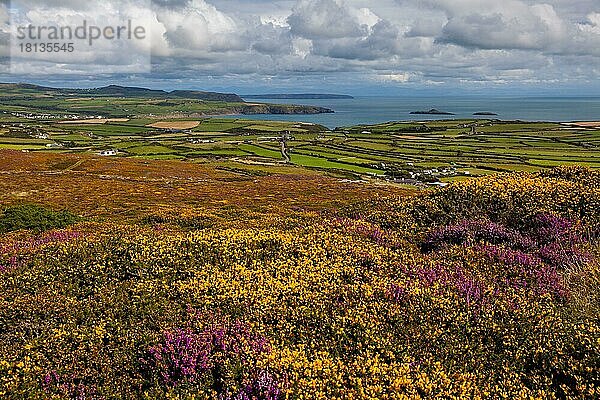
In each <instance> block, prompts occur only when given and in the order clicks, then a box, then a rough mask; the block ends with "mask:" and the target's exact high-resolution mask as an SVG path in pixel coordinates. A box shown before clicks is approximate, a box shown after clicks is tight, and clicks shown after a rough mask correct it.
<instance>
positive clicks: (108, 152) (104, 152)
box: [100, 150, 117, 157]
mask: <svg viewBox="0 0 600 400" xmlns="http://www.w3.org/2000/svg"><path fill="white" fill-rule="evenodd" d="M100 155H101V156H104V157H110V156H116V155H117V151H116V150H102V151H101V152H100Z"/></svg>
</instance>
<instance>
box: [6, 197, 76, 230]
mask: <svg viewBox="0 0 600 400" xmlns="http://www.w3.org/2000/svg"><path fill="white" fill-rule="evenodd" d="M78 221H80V218H79V217H78V216H76V215H74V214H72V213H71V212H69V211H66V210H63V211H53V210H51V209H48V208H46V207H43V206H40V205H35V204H23V205H17V206H11V207H7V208H5V209H4V210H2V212H1V213H0V233H6V232H13V231H18V230H21V229H29V230H32V231H36V232H43V231H47V230H50V229H62V228H66V227H67V226H69V225H73V224H75V223H76V222H78Z"/></svg>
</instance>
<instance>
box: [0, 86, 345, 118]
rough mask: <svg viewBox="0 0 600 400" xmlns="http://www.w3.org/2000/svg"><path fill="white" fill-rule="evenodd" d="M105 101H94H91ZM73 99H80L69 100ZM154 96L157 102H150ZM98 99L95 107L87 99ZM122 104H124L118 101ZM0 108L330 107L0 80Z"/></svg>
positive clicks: (165, 111) (174, 114)
mask: <svg viewBox="0 0 600 400" xmlns="http://www.w3.org/2000/svg"><path fill="white" fill-rule="evenodd" d="M99 98H100V99H106V100H107V101H102V102H97V101H96V100H97V99H99ZM73 99H78V100H80V101H78V102H77V104H74V102H73V101H72V100H73ZM32 100H35V101H32ZM156 100H158V101H156ZM90 102H91V103H94V102H95V103H103V104H102V105H101V106H99V105H98V104H91V103H90ZM124 103H127V105H124ZM1 106H12V107H18V109H19V110H22V111H24V112H26V113H31V114H36V113H40V112H42V113H51V114H52V113H59V114H77V115H82V116H88V117H94V116H103V117H105V118H129V117H131V116H146V115H149V114H150V115H152V116H157V115H160V116H169V117H170V118H186V117H194V118H196V117H199V116H204V115H224V114H244V115H252V114H323V113H333V112H334V111H333V110H331V109H329V108H325V107H318V106H311V105H293V104H267V103H262V102H256V103H255V102H252V103H249V102H248V103H247V102H245V101H244V100H243V99H242V98H241V97H240V96H238V95H237V94H230V93H216V92H204V91H197V90H174V91H171V92H167V91H164V90H153V89H146V88H140V87H126V86H117V85H110V86H105V87H100V88H92V89H68V88H52V87H45V86H38V85H32V84H27V83H0V111H1V110H2V107H1Z"/></svg>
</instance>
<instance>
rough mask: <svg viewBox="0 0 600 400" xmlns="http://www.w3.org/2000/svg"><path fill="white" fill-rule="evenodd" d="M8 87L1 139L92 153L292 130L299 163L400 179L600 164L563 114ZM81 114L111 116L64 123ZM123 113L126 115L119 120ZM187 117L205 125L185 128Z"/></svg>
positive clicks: (591, 138)
mask: <svg viewBox="0 0 600 400" xmlns="http://www.w3.org/2000/svg"><path fill="white" fill-rule="evenodd" d="M0 96H2V99H3V102H2V104H1V105H0V149H13V150H27V151H65V152H70V151H72V152H90V153H99V152H100V151H102V150H108V149H116V150H118V154H117V156H119V157H147V158H156V157H160V158H165V157H167V158H177V159H186V160H195V161H197V160H199V159H201V160H206V161H210V162H219V161H227V162H230V161H231V162H244V163H247V162H251V163H253V164H261V163H263V164H265V165H272V164H273V163H283V162H284V161H283V160H284V157H283V156H282V152H281V139H282V137H283V135H284V133H287V135H288V140H287V142H286V143H287V150H288V153H289V154H290V157H291V163H292V164H293V165H296V166H300V167H307V168H313V169H320V170H326V171H330V172H336V173H342V174H349V175H353V176H355V177H356V176H357V175H362V176H364V175H371V176H373V175H377V176H380V177H383V176H386V177H387V179H393V180H397V181H401V182H400V183H406V182H402V181H414V182H416V183H419V182H437V181H441V182H450V181H455V180H460V179H464V178H465V177H468V176H477V175H486V174H490V173H495V172H499V171H529V172H532V171H537V170H541V169H546V168H551V167H554V166H559V165H574V164H578V165H584V166H589V167H592V168H600V150H599V146H600V130H593V129H583V128H582V129H581V130H577V129H575V130H574V129H572V127H571V128H569V127H567V126H565V125H562V124H558V123H545V122H542V123H526V122H516V121H497V120H479V121H475V120H445V121H427V122H388V123H384V124H379V125H361V126H351V127H340V128H337V129H335V130H333V131H331V130H329V129H327V128H325V127H323V126H319V125H311V124H300V123H295V122H281V121H277V122H275V121H254V120H250V119H244V118H242V117H241V118H238V119H235V118H222V117H208V116H206V115H204V116H203V115H202V114H203V113H204V114H206V113H208V114H212V113H219V112H224V113H225V112H226V111H231V110H232V109H233V110H235V109H236V107H233V108H231V107H232V106H235V105H232V104H231V103H224V102H215V101H201V100H192V99H152V98H116V97H109V98H106V97H81V98H79V97H77V98H68V97H65V96H48V95H34V94H32V93H30V92H27V91H23V92H22V93H21V92H14V93H12V96H8V95H7V94H6V93H1V94H0ZM228 107H229V110H226V109H227V108H228ZM75 116H78V118H82V119H85V118H90V117H93V118H96V119H97V118H98V117H104V118H107V119H108V120H107V121H102V122H105V123H94V124H91V123H85V121H81V122H76V123H72V124H65V123H61V122H62V121H64V120H73V118H75ZM114 118H122V119H123V120H120V121H111V120H110V119H114ZM184 121H193V122H197V123H198V126H196V127H193V128H191V129H179V128H177V123H181V122H184ZM157 122H163V123H170V124H173V125H169V126H172V127H171V129H161V128H154V127H152V126H151V125H153V124H155V123H157ZM475 123H476V124H477V126H476V129H475V130H476V133H475V134H472V132H471V125H472V124H475ZM173 126H174V127H173Z"/></svg>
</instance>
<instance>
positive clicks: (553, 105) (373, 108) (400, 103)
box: [229, 97, 600, 129]
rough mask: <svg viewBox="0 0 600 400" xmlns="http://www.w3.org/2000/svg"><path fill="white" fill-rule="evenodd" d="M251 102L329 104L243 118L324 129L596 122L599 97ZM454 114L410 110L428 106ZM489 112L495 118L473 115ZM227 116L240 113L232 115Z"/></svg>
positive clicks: (426, 108)
mask: <svg viewBox="0 0 600 400" xmlns="http://www.w3.org/2000/svg"><path fill="white" fill-rule="evenodd" d="M249 102H265V103H275V104H307V105H314V106H321V107H326V108H330V109H332V110H334V111H335V113H334V114H317V115H274V114H266V115H252V116H244V117H243V118H244V119H253V120H273V121H298V122H309V123H315V124H321V125H323V126H326V127H328V128H331V129H333V128H336V127H345V126H354V125H372V124H379V123H384V122H389V121H423V120H434V119H435V120H440V119H465V118H466V119H473V118H480V119H489V118H495V119H501V120H511V121H512V120H521V121H551V122H567V121H600V97H502V98H492V97H356V98H354V99H300V100H299V99H291V100H287V99H285V100H282V99H260V100H256V99H252V100H249ZM433 108H435V109H437V110H440V111H445V112H451V113H454V114H455V115H451V116H448V115H412V114H410V113H411V112H412V111H426V110H430V109H433ZM478 112H493V113H495V114H498V115H497V116H494V117H489V116H479V117H475V116H473V114H474V113H478ZM229 118H240V117H239V116H237V117H236V116H231V117H229Z"/></svg>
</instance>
